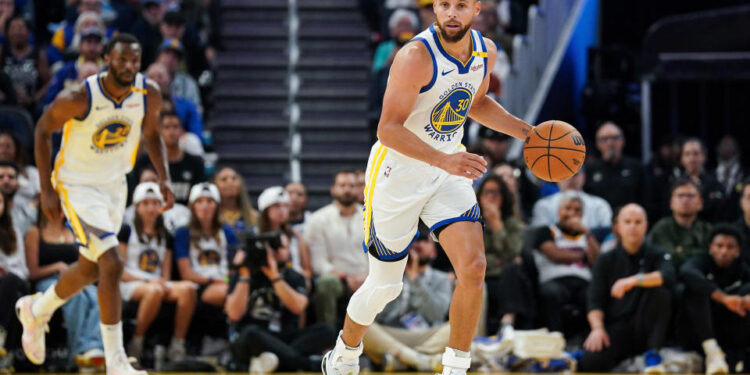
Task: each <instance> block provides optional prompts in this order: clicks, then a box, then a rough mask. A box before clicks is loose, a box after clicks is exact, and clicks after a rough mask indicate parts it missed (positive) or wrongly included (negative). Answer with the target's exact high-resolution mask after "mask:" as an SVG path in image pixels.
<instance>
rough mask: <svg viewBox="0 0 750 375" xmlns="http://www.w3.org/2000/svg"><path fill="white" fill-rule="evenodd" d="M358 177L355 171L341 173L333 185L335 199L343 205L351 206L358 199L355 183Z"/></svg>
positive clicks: (332, 191) (332, 192) (332, 193)
mask: <svg viewBox="0 0 750 375" xmlns="http://www.w3.org/2000/svg"><path fill="white" fill-rule="evenodd" d="M356 183H357V179H356V176H355V174H354V173H339V174H338V175H337V176H336V181H334V184H333V186H332V187H331V195H332V196H333V199H335V200H336V201H338V202H339V203H340V204H341V205H343V206H347V207H348V206H351V205H352V204H354V202H356V200H357V193H356V189H355V185H356Z"/></svg>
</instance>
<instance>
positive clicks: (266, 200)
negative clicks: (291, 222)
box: [258, 186, 289, 212]
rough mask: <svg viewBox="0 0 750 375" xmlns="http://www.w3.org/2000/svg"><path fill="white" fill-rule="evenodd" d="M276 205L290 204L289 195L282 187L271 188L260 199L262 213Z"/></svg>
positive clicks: (261, 194) (259, 204) (264, 191)
mask: <svg viewBox="0 0 750 375" xmlns="http://www.w3.org/2000/svg"><path fill="white" fill-rule="evenodd" d="M276 203H289V194H288V193H287V192H286V190H284V188H283V187H281V186H271V187H270V188H268V189H266V190H263V192H262V193H260V196H259V197H258V209H259V210H260V211H261V212H263V211H265V210H266V208H268V207H271V206H273V205H274V204H276Z"/></svg>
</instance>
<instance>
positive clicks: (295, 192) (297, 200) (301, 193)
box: [284, 182, 307, 211]
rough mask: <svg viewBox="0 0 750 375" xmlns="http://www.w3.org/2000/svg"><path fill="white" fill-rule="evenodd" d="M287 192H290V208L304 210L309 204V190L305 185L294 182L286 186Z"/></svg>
mask: <svg viewBox="0 0 750 375" xmlns="http://www.w3.org/2000/svg"><path fill="white" fill-rule="evenodd" d="M284 190H286V193H287V194H289V206H290V207H289V209H290V210H293V211H302V210H303V209H305V207H306V206H307V191H306V190H305V186H304V185H302V184H300V183H298V182H292V183H290V184H287V185H286V187H284Z"/></svg>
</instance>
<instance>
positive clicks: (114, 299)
mask: <svg viewBox="0 0 750 375" xmlns="http://www.w3.org/2000/svg"><path fill="white" fill-rule="evenodd" d="M104 61H105V62H106V64H107V67H108V68H109V69H108V71H105V72H102V73H99V74H96V75H93V76H91V77H89V78H87V79H86V80H85V81H84V82H83V83H82V84H81V85H79V86H75V87H73V88H70V89H67V90H65V91H63V92H61V93H60V95H58V96H57V98H56V99H55V101H54V102H53V103H52V104H51V105H50V107H49V108H48V109H47V111H46V112H45V113H44V114H43V115H42V117H41V119H39V123H37V125H36V131H35V133H34V147H35V149H34V150H35V151H34V152H35V157H36V164H37V167H38V168H39V177H40V181H41V187H42V192H41V197H40V198H41V205H42V211H43V212H44V214H45V215H46V216H47V217H49V218H50V220H53V219H54V218H59V217H60V216H61V215H62V214H63V213H64V214H65V216H66V217H67V219H68V221H69V222H70V224H71V226H72V227H73V231H74V232H75V234H76V239H77V242H78V243H79V251H80V254H79V258H78V262H77V263H76V264H74V265H72V266H71V267H70V268H68V269H67V270H66V271H65V272H63V273H62V274H61V275H60V279H59V280H58V282H57V284H55V285H52V286H50V287H49V289H47V290H46V291H45V292H44V293H43V294H42V293H37V294H35V295H31V296H25V297H23V298H21V299H20V300H19V301H18V302H17V303H16V313H17V314H18V318H19V320H20V321H21V324H23V337H22V340H21V341H22V344H23V350H24V352H25V353H26V356H27V357H28V358H29V360H30V361H31V362H32V363H34V364H41V363H43V362H44V357H45V343H44V333H45V330H47V329H48V327H47V322H48V321H49V319H50V317H51V316H52V313H53V312H54V311H55V310H56V309H57V308H58V307H60V306H61V305H63V304H64V303H65V302H66V301H67V300H68V299H69V298H70V297H72V296H73V295H74V294H76V293H77V292H78V291H80V290H81V288H83V287H84V286H85V285H88V284H90V283H92V282H94V281H97V280H98V281H99V286H98V297H99V312H100V315H101V330H102V341H103V344H104V353H105V359H106V366H107V374H108V375H145V374H146V372H145V371H136V370H135V369H133V367H132V366H131V365H130V363H128V359H127V355H126V354H125V349H124V347H123V341H122V323H121V322H120V315H121V311H122V306H121V305H122V299H121V297H120V277H121V275H122V269H123V263H122V259H121V258H120V256H119V253H118V251H117V245H118V241H117V237H116V233H117V232H118V231H119V229H120V224H121V221H122V217H123V213H124V210H125V199H126V196H127V185H126V183H125V174H126V173H128V172H129V171H130V170H131V169H132V167H133V162H134V161H135V157H136V154H137V149H138V143H139V142H140V140H141V128H143V144H144V146H145V147H146V151H148V154H149V156H150V157H151V161H152V162H153V164H154V166H155V167H156V172H157V174H158V175H159V181H160V183H159V188H160V190H161V193H162V194H163V196H164V197H165V198H166V200H167V205H166V206H167V207H166V208H169V207H171V206H172V204H173V201H174V196H173V195H172V191H171V189H170V188H169V173H168V170H167V168H168V167H167V163H166V156H165V151H164V145H163V143H162V141H161V138H160V137H159V133H158V131H157V126H158V124H159V110H160V108H161V93H159V89H158V86H156V84H154V83H153V82H151V81H146V78H145V77H144V76H143V75H141V74H140V73H138V71H139V70H140V69H141V47H140V45H139V44H138V40H137V39H135V38H134V37H133V36H132V35H129V34H119V35H117V36H115V37H113V38H112V39H111V40H110V41H109V43H108V44H107V46H106V50H105V56H104ZM59 129H62V130H63V139H62V145H61V147H60V152H59V153H58V154H57V157H56V159H55V164H54V171H52V168H51V166H50V156H51V151H50V149H51V142H50V135H51V134H52V132H54V131H57V130H59ZM61 201H62V203H61Z"/></svg>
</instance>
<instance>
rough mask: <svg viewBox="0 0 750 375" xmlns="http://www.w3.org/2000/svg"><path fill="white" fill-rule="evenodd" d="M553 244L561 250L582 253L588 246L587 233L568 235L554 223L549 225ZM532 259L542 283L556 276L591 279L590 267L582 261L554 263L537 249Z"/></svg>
mask: <svg viewBox="0 0 750 375" xmlns="http://www.w3.org/2000/svg"><path fill="white" fill-rule="evenodd" d="M550 230H552V237H553V239H554V240H555V246H556V247H557V248H558V249H559V250H562V251H570V252H575V253H584V252H585V251H586V247H588V242H587V237H586V236H587V235H585V234H579V235H577V236H569V235H566V234H565V233H563V231H562V230H560V228H558V227H557V226H556V225H553V226H551V227H550ZM534 261H535V263H536V268H537V270H539V282H540V283H543V282H546V281H549V280H552V279H556V278H558V277H565V276H575V277H580V278H582V279H584V280H591V269H589V267H588V266H586V265H585V264H583V263H570V264H563V263H555V262H552V261H551V260H549V258H547V257H546V256H544V255H543V254H541V253H540V252H539V251H534Z"/></svg>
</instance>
